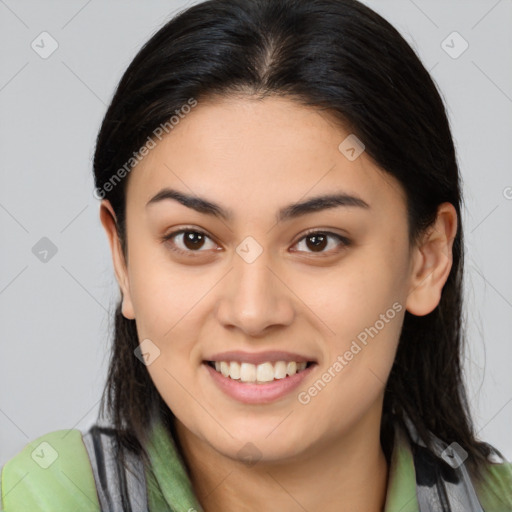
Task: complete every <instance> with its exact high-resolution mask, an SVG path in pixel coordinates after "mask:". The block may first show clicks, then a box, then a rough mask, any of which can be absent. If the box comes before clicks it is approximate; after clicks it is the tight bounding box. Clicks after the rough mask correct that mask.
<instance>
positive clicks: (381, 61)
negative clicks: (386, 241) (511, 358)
mask: <svg viewBox="0 0 512 512" xmlns="http://www.w3.org/2000/svg"><path fill="white" fill-rule="evenodd" d="M240 94H249V95H253V96H256V97H260V98H264V97H266V96H269V95H279V96H281V97H286V98H290V99H293V100H294V101H297V102H299V103H300V104H303V105H308V106H313V107H315V108H317V109H322V110H325V111H326V112H329V113H330V114H332V115H333V116H334V118H335V119H337V120H339V122H340V123H341V124H342V125H343V126H345V127H349V128H350V131H351V132H352V133H354V134H356V136H357V137H358V138H359V139H360V140H361V141H362V142H363V143H364V145H365V149H366V153H367V154H368V155H369V156H370V157H371V158H372V159H373V160H374V161H375V162H376V163H377V165H379V166H380V167H381V168H382V169H383V170H384V171H385V172H387V173H389V174H390V175H392V176H394V177H395V178H396V179H397V180H398V181H399V182H400V183H401V185H402V187H403V189H404V190H405V193H406V197H407V212H408V229H409V233H408V235H409V241H410V244H411V246H412V244H413V243H415V242H416V241H418V240H419V237H420V236H421V235H422V234H423V233H424V232H425V230H426V229H427V228H428V227H430V226H431V225H432V223H433V222H434V220H435V218H436V213H437V207H438V205H439V204H441V203H442V202H445V201H446V202H450V203H452V204H453V206H454V207H455V209H456V211H457V216H458V230H457V235H456V237H455V240H454V241H453V264H452V268H451V272H450V274H449V277H448V279H447V281H446V284H445V286H444V288H443V291H442V295H441V299H440V303H439V305H438V307H436V309H435V310H434V311H432V312H431V313H430V314H428V315H425V316H421V317H418V316H414V315H412V314H410V313H409V312H406V313H405V318H404V323H403V329H402V332H401V335H400V340H399V345H398V349H397V354H396V359H395V362H394V365H393V367H392V370H391V373H390V376H389V379H388V381H387V384H386V388H385V396H384V405H383V416H382V424H381V440H382V443H383V448H384V450H385V451H386V450H387V452H386V453H388V452H389V449H390V443H391V442H392V441H391V439H392V431H393V425H394V424H395V422H398V423H400V422H401V423H402V424H403V422H404V417H405V416H408V417H409V418H410V419H411V421H412V422H413V424H414V425H415V427H416V429H417V431H418V433H419V435H420V436H421V437H422V438H423V439H424V441H425V442H426V444H427V445H428V446H430V438H429V436H428V432H429V431H430V432H432V433H434V434H435V435H437V436H438V437H439V438H441V439H443V440H444V441H446V442H447V443H451V442H452V441H456V442H458V443H459V444H460V445H461V446H462V447H463V448H464V449H465V450H466V451H467V452H468V454H469V458H468V464H469V467H470V468H472V469H473V470H474V471H475V474H477V475H478V474H479V469H480V467H483V462H484V461H485V459H486V457H487V455H488V454H489V446H488V445H487V444H486V443H482V442H479V441H478V440H477V439H476V436H475V433H474V426H473V423H472V420H471V413H470V410H469V404H468V401H467V396H466V391H465V386H464V380H463V373H462V364H461V358H462V354H463V348H464V340H465V334H464V326H463V323H462V311H463V309H462V308H463V304H462V297H463V290H462V278H463V263H464V253H463V248H464V244H463V230H462V224H461V205H462V201H463V199H462V195H461V186H460V177H459V169H458V165H457V161H456V154H455V149H454V144H453V140H452V135H451V132H450V127H449V122H448V119H447V115H446V111H445V106H444V104H443V101H442V99H441V97H440V94H439V92H438V90H437V87H436V85H435V83H434V82H433V80H432V78H431V77H430V75H429V73H428V72H427V70H426V69H425V68H424V66H423V65H422V63H421V62H420V60H419V58H418V57H417V55H416V54H415V52H414V51H413V50H412V48H411V47H410V46H409V44H408V43H407V42H406V41H405V40H404V39H403V38H402V36H401V35H400V34H399V33H398V31H397V30H396V29H395V28H393V27H392V26H391V25H390V24H389V23H388V22H387V21H386V20H385V19H383V18H382V17H381V16H379V15H378V14H376V13H375V12H374V11H372V10H371V9H369V8H368V7H366V6H364V5H363V4H361V3H359V2H357V1H355V0H209V1H205V2H203V3H200V4H196V5H194V6H192V7H190V8H188V9H186V10H184V11H182V12H180V13H179V14H178V15H177V16H175V17H174V18H173V19H171V20H170V21H168V22H167V23H166V24H165V25H164V26H163V27H162V28H161V29H160V30H158V31H157V32H156V33H155V34H154V35H153V36H152V37H151V39H150V40H149V41H148V42H147V43H146V44H145V45H144V46H143V47H142V49H141V50H140V51H139V53H138V54H137V55H136V56H135V58H134V59H133V61H132V62H131V64H130V65H129V67H128V68H127V70H126V72H125V73H124V75H123V77H122V79H121V81H120V83H119V85H118V87H117V90H116V92H115V94H114V97H113V99H112V102H111V104H110V106H109V108H108V110H107V112H106V115H105V117H104V120H103V123H102V126H101V130H100V132H99V134H98V138H97V143H96V150H95V155H94V175H95V185H96V192H95V194H96V196H97V197H99V198H103V197H105V198H106V199H108V200H109V201H110V202H111V204H112V206H113V208H114V211H115V213H116V217H117V221H118V224H117V229H118V234H119V237H120V240H121V243H122V247H123V250H124V253H125V256H126V237H125V235H126V232H125V228H126V226H125V208H126V204H125V185H126V180H127V177H126V174H127V171H126V169H127V167H126V163H127V162H128V163H129V168H131V167H132V166H133V165H135V164H136V159H134V157H133V155H134V153H136V152H137V151H138V150H139V148H141V147H142V146H143V145H144V144H145V143H146V141H147V140H148V137H153V138H154V136H155V135H154V134H155V129H156V128H157V127H159V126H160V125H163V124H164V125H165V123H167V126H169V119H171V118H172V117H173V116H176V115H177V112H178V111H180V109H182V107H183V106H184V105H187V104H190V100H191V98H192V99H194V101H197V102H198V103H199V104H200V102H201V99H207V98H209V97H213V96H215V95H217V96H218V95H220V96H229V95H240ZM171 136H172V135H171ZM122 168H124V169H125V172H124V173H123V172H120V170H121V169H122ZM120 177H123V179H122V180H120V179H119V178H120ZM114 178H115V179H116V180H117V181H115V180H114ZM109 185H110V186H109ZM138 343H139V340H138V338H137V331H136V324H135V320H127V319H126V318H124V317H123V316H122V314H121V308H120V304H119V305H118V307H117V309H116V311H115V327H114V333H113V346H112V352H111V360H110V367H109V371H108V379H107V382H106V386H105V391H104V395H103V397H102V404H101V413H100V414H102V415H104V416H105V417H108V418H109V419H110V421H111V422H112V423H113V424H114V426H115V427H116V428H117V429H118V431H119V436H120V440H121V443H122V444H123V445H125V446H127V447H129V448H130V449H132V450H134V451H136V452H138V453H141V454H142V455H144V447H143V445H144V440H145V439H146V436H147V433H148V429H149V427H150V423H151V420H152V419H153V418H155V415H160V417H161V418H163V419H164V421H165V423H166V425H167V426H168V428H169V430H170V431H171V433H172V418H173V416H172V411H170V410H169V408H168V406H167V405H166V404H165V402H164V401H163V399H162V398H161V396H160V395H159V393H158V391H157V389H156V388H155V386H154V384H153V382H152V380H151V378H150V376H149V374H148V372H147V369H146V367H145V366H144V365H143V364H141V362H140V361H139V360H138V359H137V358H136V357H135V356H134V350H135V349H136V348H137V346H138Z"/></svg>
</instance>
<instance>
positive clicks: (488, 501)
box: [0, 423, 512, 512]
mask: <svg viewBox="0 0 512 512" xmlns="http://www.w3.org/2000/svg"><path fill="white" fill-rule="evenodd" d="M147 448H148V453H149V456H150V459H151V468H150V469H148V470H146V474H145V476H146V484H147V493H148V505H149V511H150V512H194V511H197V512H200V511H201V510H202V508H201V506H200V504H199V502H198V500H197V497H196V496H195V494H194V491H193V489H192V484H191V482H190V479H189V477H188V474H187V472H186V469H185V467H184V465H183V462H182V460H181V459H180V456H179V454H178V452H177V449H176V446H175V444H174V442H173V440H172V438H171V437H170V436H169V435H168V434H167V431H166V430H165V428H164V427H163V425H162V423H156V424H155V427H154V428H153V430H152V432H151V434H150V444H149V446H148V447H147ZM488 468H489V471H488V473H487V477H486V478H485V480H484V481H483V483H478V482H477V483H476V484H475V490H476V492H477V495H478V498H479V500H480V502H481V504H482V507H483V508H484V511H485V512H510V511H512V464H511V463H503V464H491V463H489V465H488ZM415 479H416V476H415V471H414V462H413V456H412V451H411V446H410V444H409V441H408V438H407V436H406V434H405V433H404V432H403V431H402V430H401V429H396V431H395V443H394V446H393V452H392V456H391V463H390V467H389V480H388V489H387V497H386V505H385V509H384V510H385V512H418V501H417V498H416V480H415ZM0 486H1V496H2V504H3V506H2V505H0V511H3V512H37V511H41V512H50V511H51V512H58V511H63V512H73V511H77V512H78V511H80V512H99V510H100V509H99V502H98V497H97V494H96V487H95V484H94V476H93V472H92V469H91V465H90V462H89V458H88V455H87V451H86V449H85V445H84V444H83V441H82V432H81V431H80V430H78V429H71V430H57V431H54V432H50V433H47V434H45V435H43V436H41V437H39V438H37V439H36V440H35V441H33V442H31V443H28V444H27V445H26V446H25V447H24V448H23V450H22V451H21V452H20V453H18V454H17V455H16V456H14V457H13V458H12V459H10V460H9V461H8V462H7V463H6V464H5V465H4V467H3V468H2V473H1V482H0Z"/></svg>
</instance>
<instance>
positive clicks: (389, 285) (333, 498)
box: [100, 96, 457, 512]
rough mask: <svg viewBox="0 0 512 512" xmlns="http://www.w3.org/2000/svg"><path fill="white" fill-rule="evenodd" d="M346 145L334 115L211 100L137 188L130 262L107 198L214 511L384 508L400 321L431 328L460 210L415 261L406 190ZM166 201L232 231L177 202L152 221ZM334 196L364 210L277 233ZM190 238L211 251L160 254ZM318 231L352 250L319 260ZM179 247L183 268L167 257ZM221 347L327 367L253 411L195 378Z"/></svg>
mask: <svg viewBox="0 0 512 512" xmlns="http://www.w3.org/2000/svg"><path fill="white" fill-rule="evenodd" d="M349 133H350V132H349V131H346V130H344V129H342V128H341V127H340V125H339V124H337V123H335V122H334V120H333V119H332V118H331V117H329V115H328V114H327V113H326V112H319V111H317V110H316V109H313V108H311V107H304V106H301V105H300V104H298V103H296V102H294V101H292V100H291V99H284V98H275V97H269V98H266V99H264V100H256V99H254V98H252V97H249V96H245V97H244V96H242V97H230V98H227V97H226V98H215V99H210V100H209V101H200V102H199V104H198V106H197V107H196V108H195V109H194V110H193V111H192V112H191V113H190V114H188V115H187V116H186V118H185V119H183V120H181V121H180V123H179V125H178V126H176V127H175V129H174V130H173V131H172V132H171V133H170V134H169V135H167V136H166V137H165V138H164V139H163V140H162V141H161V142H159V143H158V144H157V146H156V147H155V148H154V149H153V150H152V151H150V153H149V154H148V155H147V156H146V157H145V158H144V160H143V161H142V162H140V163H139V164H138V165H137V166H136V167H135V169H134V170H133V171H132V172H131V174H130V175H129V178H128V183H127V218H126V225H127V247H128V249H127V258H124V255H123V254H122V251H121V247H120V243H119V239H118V237H117V232H116V229H115V227H116V226H115V215H114V212H113V211H112V208H111V206H110V203H109V202H108V201H107V200H103V201H102V204H101V207H100V218H101V221H102V224H103V226H104V228H105V231H106V233H107V236H108V240H109V243H110V248H111V250H112V256H113V262H114V268H115V273H116V277H117V281H118V283H119V285H120V288H121V291H122V295H123V315H124V316H125V317H126V318H130V319H136V321H137V330H138V335H139V340H140V341H142V340H145V339H150V340H151V342H152V343H154V344H155V345H156V346H157V347H158V349H159V350H160V355H159V356H158V357H157V358H156V359H155V360H154V361H153V362H152V363H151V364H150V365H148V366H147V369H148V371H149V373H150V375H151V378H152V379H153V381H154V383H155V385H156V387H157V389H158V390H159V392H160V394H161V395H162V397H163V399H164V400H165V402H166V403H167V404H168V405H169V407H170V408H171V409H172V411H173V413H174V414H175V416H176V417H177V432H178V436H179V441H180V443H181V445H182V447H183V450H184V452H185V454H186V459H187V464H188V466H189V469H190V472H191V475H192V482H193V485H194V488H195V490H196V492H197V494H198V497H199V499H200V501H201V503H202V505H203V507H204V509H205V510H206V511H207V512H214V511H221V510H222V511H224V512H226V511H235V510H236V511H241V510H270V511H274V510H275V511H278V510H279V511H295V510H302V509H301V507H304V508H305V509H306V510H323V511H331V510H332V511H334V510H336V511H337V512H339V511H354V510H364V511H367V512H372V511H379V510H382V508H383V505H384V502H385V496H386V485H387V477H388V468H387V464H386V460H385V457H384V454H383V452H382V448H381V446H380V441H379V431H380V419H381V414H382V399H383V393H384V387H385V382H386V379H387V377H388V375H389V372H390V369H391V366H392V363H393V359H394V356H395V352H396V348H397V343H398V339H399V335H400V331H401V327H402V322H403V317H404V314H405V310H406V309H407V310H408V311H409V312H411V313H412V314H415V315H426V314H428V313H430V312H431V311H432V310H433V309H435V307H436V306H437V304H438V302H439V299H440V295H441V291H442V287H443V285H444V283H445V282H446V279H447V278H448V275H449V272H450V268H451V264H452V259H451V254H452V252H451V251H452V242H453V239H454V237H455V233H456V226H457V222H456V220H457V218H456V212H455V209H454V208H453V206H452V205H451V204H449V203H444V204H442V205H440V207H439V210H438V218H437V221H436V224H435V226H434V227H433V228H432V229H430V230H429V231H428V232H427V233H426V234H425V236H424V238H423V240H422V241H421V243H419V244H418V246H415V247H410V246H409V240H408V236H407V233H408V231H407V216H406V203H405V195H404V192H403V190H402V188H401V186H400V184H399V183H398V182H397V181H396V180H395V179H394V178H393V177H391V176H390V175H388V174H386V173H384V172H383V171H382V170H381V169H379V168H378V167H377V166H376V165H375V163H374V162H373V161H372V160H371V159H370V158H369V157H368V156H367V155H366V153H364V152H363V153H362V154H361V155H360V156H359V157H358V158H357V159H355V160H354V161H350V160H349V159H347V158H346V157H345V156H344V154H342V153H341V152H340V150H339V149H338V146H339V144H340V143H341V142H342V141H343V140H344V139H345V138H346V137H347V136H348V135H349ZM164 187H171V188H173V189H177V190H179V191H181V192H183V193H186V194H190V193H192V194H195V195H198V196H201V197H204V198H207V199H209V200H210V201H213V202H215V203H218V204H220V205H222V206H223V207H224V208H226V209H230V210H231V211H232V213H233V219H231V220H229V221H226V220H221V219H218V218H215V217H212V216H209V215H205V214H201V213H198V212H196V211H194V210H192V209H190V208H187V207H185V206H184V205H182V204H180V203H178V202H176V201H172V200H165V201H161V202H158V203H155V204H152V205H150V206H147V207H146V203H147V202H148V201H149V200H150V199H151V198H152V197H153V196H154V195H156V194H157V193H158V192H159V191H160V190H161V189H162V188H164ZM341 191H344V192H346V193H349V194H351V195H355V196H358V197H360V198H361V199H363V200H364V201H365V202H366V203H368V204H369V205H370V208H369V209H362V208H356V207H343V206H342V207H336V208H330V209H325V210H320V211H316V212H313V213H309V214H307V215H304V216H302V217H299V218H296V219H293V220H289V221H282V222H278V223H276V220H275V216H276V213H277V211H278V210H279V209H280V208H282V207H284V206H287V205H289V204H291V203H295V202H298V201H302V200H304V199H308V198H312V197H316V196H318V195H323V194H332V193H333V192H341ZM181 228H189V230H192V231H193V230H194V229H196V230H200V231H201V232H204V233H206V234H207V235H208V237H209V238H208V237H207V238H205V239H204V243H203V245H202V246H201V244H200V243H197V241H196V242H195V243H196V245H191V244H188V245H185V241H184V238H183V236H182V235H178V236H177V237H175V238H174V239H173V240H169V241H167V242H162V239H163V237H164V236H165V235H166V234H169V233H171V232H174V231H178V230H179V229H181ZM311 229H315V230H316V231H324V232H325V231H329V232H332V233H335V234H339V235H341V236H344V237H346V238H348V239H349V240H350V244H349V245H348V246H344V245H343V244H341V242H340V241H338V240H337V239H336V238H335V237H330V238H329V239H328V241H327V243H326V245H325V246H322V248H320V249H316V250H315V245H314V244H313V243H311V238H309V239H308V238H304V237H305V235H306V232H307V231H308V230H311ZM248 236H251V237H253V238H254V239H255V240H256V241H257V243H258V244H259V246H260V247H261V248H262V249H263V252H262V253H261V255H260V256H259V257H258V258H256V260H255V261H253V262H252V263H248V262H247V261H245V260H244V259H243V258H242V257H240V256H239V254H238V253H237V252H236V249H237V247H238V246H239V245H240V243H241V242H242V241H243V240H244V239H245V238H246V237H248ZM173 242H174V245H175V246H176V247H178V248H181V249H182V250H185V251H187V250H188V255H179V254H177V253H175V252H173V251H172V250H171V247H172V243H173ZM190 247H192V249H190ZM194 247H196V248H195V249H194ZM194 251H195V252H194ZM192 252H193V254H192V255H190V253H192ZM197 252H199V254H197ZM394 303H398V304H399V308H400V310H399V311H398V312H397V313H396V315H394V318H393V319H392V320H389V321H388V322H386V323H385V326H384V328H382V329H380V330H379V332H378V334H377V335H375V336H374V337H373V338H369V341H368V343H367V345H365V346H364V347H363V348H362V350H361V351H359V352H358V353H357V355H355V356H354V357H353V359H352V360H351V361H349V363H348V364H347V365H346V366H344V368H343V369H342V371H339V372H336V373H335V375H336V376H335V377H333V378H332V379H331V380H330V382H329V383H328V384H327V385H326V386H325V387H324V388H323V389H322V390H321V391H320V392H318V393H317V394H316V396H314V397H311V400H310V401H309V402H308V403H307V404H303V403H300V402H299V400H298V398H297V395H298V393H299V392H300V391H304V390H305V391H307V390H308V388H309V387H311V386H312V385H313V384H314V382H315V381H316V380H317V379H318V378H320V377H321V375H322V374H323V373H324V372H326V371H327V370H328V369H329V367H332V366H333V363H334V362H335V361H336V360H337V357H338V356H339V355H343V354H344V353H345V352H346V351H347V350H348V349H349V348H350V346H351V344H352V342H353V341H354V340H355V339H356V337H357V336H358V334H360V333H361V332H362V331H364V329H365V328H368V327H370V326H374V325H375V324H376V321H377V320H379V318H382V317H381V316H380V315H382V314H386V311H388V310H389V309H390V308H392V305H393V304H394ZM227 350H244V351H247V352H260V351H265V350H284V351H289V352H294V353H299V354H304V355H306V356H308V358H310V359H314V360H316V361H317V363H318V366H316V367H314V368H313V371H312V372H311V374H310V375H309V376H308V377H307V379H306V381H305V382H304V383H303V384H302V385H301V386H300V389H299V390H296V391H294V392H292V393H290V394H289V395H287V396H285V397H283V398H280V399H279V400H276V401H275V402H272V403H269V404H258V405H247V404H243V403H240V402H238V401H236V400H234V399H232V398H230V397H228V396H226V395H225V394H224V393H223V392H222V391H220V390H219V389H218V387H217V386H216V385H215V384H214V383H213V382H212V379H211V376H210V375H209V373H208V372H207V370H206V368H205V367H204V365H203V364H202V361H203V360H204V359H207V357H208V356H211V355H212V354H215V353H219V352H223V351H227ZM247 443H252V445H254V447H255V448H256V451H255V454H257V455H256V457H257V459H258V460H257V463H256V464H246V463H244V461H243V459H242V454H244V453H246V451H247ZM244 446H245V447H246V448H245V452H244V450H242V452H240V450H241V449H242V448H243V447H244ZM239 452H240V453H239Z"/></svg>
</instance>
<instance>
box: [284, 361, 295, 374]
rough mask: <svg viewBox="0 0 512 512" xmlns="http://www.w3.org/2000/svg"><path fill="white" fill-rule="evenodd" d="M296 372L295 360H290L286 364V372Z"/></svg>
mask: <svg viewBox="0 0 512 512" xmlns="http://www.w3.org/2000/svg"><path fill="white" fill-rule="evenodd" d="M296 373H297V363H296V362H295V361H290V362H289V363H288V364H287V365H286V374H287V375H295V374H296Z"/></svg>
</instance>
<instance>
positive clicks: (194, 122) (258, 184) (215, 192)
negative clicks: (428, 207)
mask: <svg viewBox="0 0 512 512" xmlns="http://www.w3.org/2000/svg"><path fill="white" fill-rule="evenodd" d="M347 137H348V139H347ZM344 141H347V142H346V143H344ZM353 141H354V139H353V138H352V135H351V133H350V131H348V130H346V129H345V128H343V127H342V125H341V124H340V123H339V122H336V121H335V120H334V118H333V117H332V115H330V114H328V113H326V112H325V111H324V112H322V111H320V110H318V109H315V108H313V107H306V106H303V105H301V104H299V103H297V102H295V101H292V100H291V99H285V98H277V97H269V98H265V99H263V100H260V99H254V98H251V97H238V98H216V99H215V100H212V99H210V100H208V101H203V102H201V101H200V102H199V103H198V104H197V106H196V107H195V108H194V109H192V110H191V111H190V112H189V113H188V114H187V115H185V116H183V118H182V119H180V120H179V123H178V124H177V125H175V126H174V128H173V129H172V131H171V132H170V133H169V134H167V135H165V136H164V137H163V138H162V140H161V141H158V140H157V139H156V140H155V142H157V144H156V146H155V147H154V149H152V150H150V151H149V153H148V154H147V155H146V156H145V157H144V159H143V160H142V161H141V162H139V163H138V164H137V166H136V167H135V168H134V170H133V171H132V172H131V173H130V177H129V180H128V186H127V204H128V205H129V206H128V207H130V205H136V206H145V205H146V203H147V202H148V201H149V200H150V199H151V198H152V197H153V196H154V195H156V194H157V193H158V192H159V191H160V190H161V189H162V188H165V187H169V188H173V189H175V190H176V189H177V190H180V191H182V192H184V193H186V194H192V195H197V196H201V197H207V198H215V201H216V202H219V203H221V204H225V205H229V206H230V208H229V209H230V210H232V211H233V212H234V213H235V214H236V213H237V212H239V213H242V212H243V211H248V212H249V211H251V209H252V214H254V213H255V210H257V209H259V210H261V208H262V207H264V208H265V209H267V210H273V209H274V207H275V209H278V208H279V207H280V206H282V205H283V204H288V203H292V202H296V201H297V200H299V199H301V198H305V197H309V196H311V197H313V196H317V195H320V194H325V193H334V192H339V191H343V192H344V193H347V194H351V195H355V196H358V197H362V198H363V199H364V200H365V201H366V202H368V203H370V204H371V207H372V209H375V208H376V209H377V211H379V209H381V210H382V209H383V208H391V209H392V208H395V209H397V208H398V209H402V210H403V209H404V207H405V196H404V193H403V190H402V187H401V186H400V184H399V183H398V182H397V181H396V180H395V179H394V178H393V177H392V176H390V175H389V174H388V173H385V172H384V171H382V170H381V169H380V168H379V167H378V166H377V165H376V164H375V163H374V162H373V160H372V159H371V158H370V157H368V156H367V155H366V153H365V152H364V151H363V152H362V153H361V154H360V156H358V157H357V158H355V159H354V158H353V156H354V152H352V153H350V152H349V153H346V152H344V148H346V146H347V144H348V145H349V146H350V145H351V144H349V143H350V142H353ZM340 144H342V146H341V147H342V149H341V150H340ZM353 145H354V144H352V146H353ZM355 149H356V150H361V149H362V148H361V147H358V146H357V142H356V146H355ZM347 155H348V156H351V157H352V158H348V157H347ZM402 213H403V212H402Z"/></svg>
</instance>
